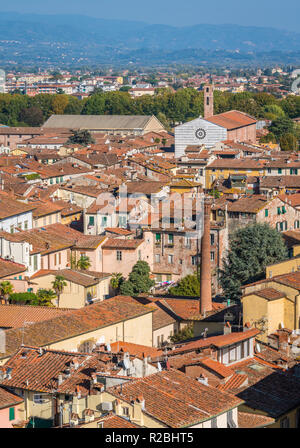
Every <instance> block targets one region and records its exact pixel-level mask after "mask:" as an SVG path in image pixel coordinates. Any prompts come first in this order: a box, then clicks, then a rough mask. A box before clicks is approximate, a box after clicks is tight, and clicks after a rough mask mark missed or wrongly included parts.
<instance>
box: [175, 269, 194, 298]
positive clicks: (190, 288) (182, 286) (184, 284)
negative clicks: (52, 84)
mask: <svg viewBox="0 0 300 448" xmlns="http://www.w3.org/2000/svg"><path fill="white" fill-rule="evenodd" d="M169 294H171V295H174V296H183V297H197V296H199V295H200V281H199V278H198V276H197V274H193V275H187V276H186V277H184V278H182V279H181V280H179V282H178V283H177V285H176V286H174V287H172V288H169Z"/></svg>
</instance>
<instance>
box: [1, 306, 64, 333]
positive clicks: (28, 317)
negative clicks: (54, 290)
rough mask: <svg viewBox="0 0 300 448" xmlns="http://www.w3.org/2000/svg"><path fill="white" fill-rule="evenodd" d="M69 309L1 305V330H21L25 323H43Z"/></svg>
mask: <svg viewBox="0 0 300 448" xmlns="http://www.w3.org/2000/svg"><path fill="white" fill-rule="evenodd" d="M67 311H70V310H69V309H65V308H52V307H46V306H31V305H0V328H20V327H23V325H24V322H31V323H33V322H41V321H44V320H49V319H52V318H53V317H55V316H60V315H62V314H64V313H66V312H67Z"/></svg>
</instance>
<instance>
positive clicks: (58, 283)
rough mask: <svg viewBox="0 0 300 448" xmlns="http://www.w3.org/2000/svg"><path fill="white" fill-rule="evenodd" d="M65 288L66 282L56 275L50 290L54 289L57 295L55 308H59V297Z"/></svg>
mask: <svg viewBox="0 0 300 448" xmlns="http://www.w3.org/2000/svg"><path fill="white" fill-rule="evenodd" d="M66 286H67V282H66V280H65V278H64V277H63V276H62V275H56V276H55V279H54V281H53V282H52V288H53V289H54V291H55V293H56V295H57V306H58V307H59V302H60V296H61V294H62V293H63V291H64V288H65V287H66Z"/></svg>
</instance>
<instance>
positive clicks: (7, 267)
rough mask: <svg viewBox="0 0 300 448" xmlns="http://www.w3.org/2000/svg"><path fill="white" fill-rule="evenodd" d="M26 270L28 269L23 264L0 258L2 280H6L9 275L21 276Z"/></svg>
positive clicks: (0, 276)
mask: <svg viewBox="0 0 300 448" xmlns="http://www.w3.org/2000/svg"><path fill="white" fill-rule="evenodd" d="M26 270H27V268H26V266H24V265H23V264H19V263H15V262H13V261H9V260H4V259H3V258H0V278H5V277H8V276H9V275H15V274H21V273H22V272H26Z"/></svg>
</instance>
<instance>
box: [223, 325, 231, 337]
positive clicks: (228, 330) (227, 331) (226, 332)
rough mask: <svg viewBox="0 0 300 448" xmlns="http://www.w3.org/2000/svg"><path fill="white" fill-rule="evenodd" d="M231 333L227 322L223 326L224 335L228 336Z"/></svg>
mask: <svg viewBox="0 0 300 448" xmlns="http://www.w3.org/2000/svg"><path fill="white" fill-rule="evenodd" d="M230 333H231V325H230V323H229V322H226V324H225V325H224V334H230Z"/></svg>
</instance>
